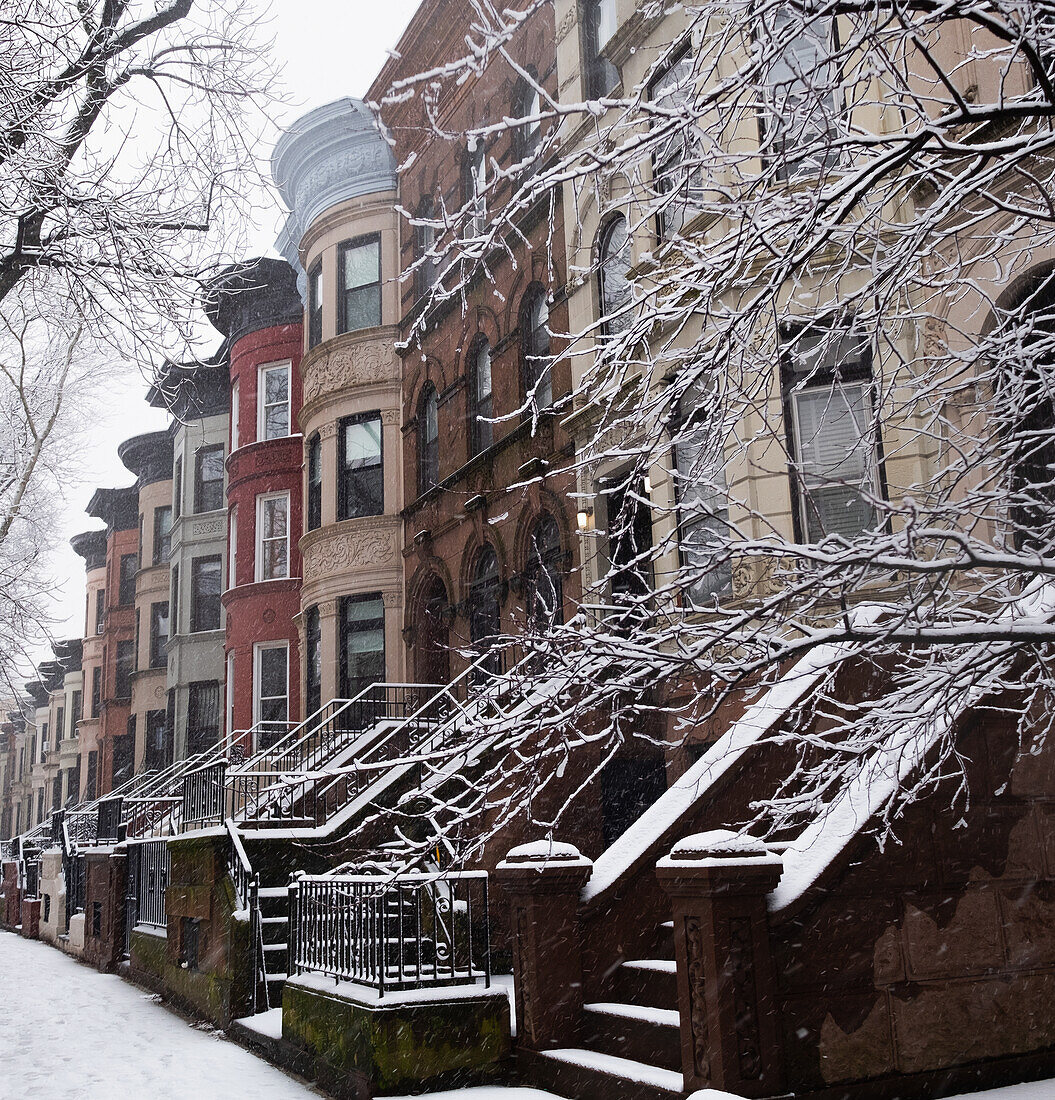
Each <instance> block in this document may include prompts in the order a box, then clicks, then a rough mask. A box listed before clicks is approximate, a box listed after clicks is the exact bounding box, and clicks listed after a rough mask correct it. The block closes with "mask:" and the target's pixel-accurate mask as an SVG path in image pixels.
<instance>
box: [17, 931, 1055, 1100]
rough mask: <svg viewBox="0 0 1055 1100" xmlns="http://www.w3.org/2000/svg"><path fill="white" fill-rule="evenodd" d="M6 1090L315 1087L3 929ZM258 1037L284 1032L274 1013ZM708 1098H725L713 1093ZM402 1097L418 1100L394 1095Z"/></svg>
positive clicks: (1044, 1099) (1021, 1095)
mask: <svg viewBox="0 0 1055 1100" xmlns="http://www.w3.org/2000/svg"><path fill="white" fill-rule="evenodd" d="M0 1008H2V1011H0V1083H2V1087H3V1090H4V1092H3V1095H4V1096H8V1095H11V1096H18V1097H19V1100H53V1098H54V1097H56V1096H62V1097H65V1098H66V1100H98V1097H102V1096H121V1097H126V1098H128V1100H133V1098H139V1097H144V1098H147V1097H148V1098H149V1100H185V1098H186V1097H187V1096H206V1097H213V1096H216V1097H223V1100H300V1098H302V1097H303V1098H307V1097H310V1096H320V1095H322V1094H321V1093H319V1092H317V1091H316V1090H315V1089H313V1088H311V1087H310V1086H307V1085H304V1084H302V1083H301V1082H299V1081H296V1080H295V1079H293V1078H292V1077H289V1076H287V1075H286V1074H285V1073H283V1072H282V1071H281V1070H279V1069H275V1068H274V1067H273V1066H271V1065H269V1064H268V1063H267V1062H265V1061H263V1060H262V1059H260V1058H257V1057H255V1056H254V1055H252V1054H250V1053H249V1052H248V1051H245V1050H243V1049H242V1048H241V1047H240V1046H237V1045H236V1044H235V1043H232V1042H228V1041H227V1040H226V1039H224V1038H223V1037H222V1034H221V1033H220V1032H216V1031H213V1030H212V1029H211V1028H204V1027H203V1026H201V1025H199V1026H197V1027H196V1026H194V1025H193V1024H190V1023H188V1022H187V1021H186V1020H184V1019H182V1018H181V1017H179V1016H177V1015H175V1014H174V1013H172V1012H170V1011H169V1010H168V1009H166V1008H164V1007H163V1006H162V1005H161V1004H159V1003H158V1002H157V999H156V998H155V997H153V996H152V995H151V994H149V993H145V992H144V991H143V990H141V989H139V988H138V987H137V986H134V985H132V984H131V983H129V982H126V981H124V980H123V979H122V978H119V977H117V976H116V975H114V974H100V973H98V972H97V971H95V970H92V969H91V968H90V967H87V966H84V965H82V964H80V963H78V962H75V961H74V960H73V959H71V958H69V957H68V956H67V955H63V954H62V952H60V951H57V950H56V949H55V948H53V947H48V946H46V945H45V944H42V943H35V942H33V941H31V940H24V939H22V938H21V936H15V935H12V934H11V933H7V932H0ZM258 1023H259V1026H258V1028H257V1030H259V1031H261V1032H263V1033H265V1034H269V1033H275V1032H276V1031H278V1032H279V1033H280V1028H281V1018H280V1016H279V1012H278V1010H277V1009H276V1010H273V1011H272V1012H270V1013H267V1014H266V1017H262V1018H260V1019H259V1021H258ZM703 1095H704V1096H708V1100H711V1098H713V1097H715V1096H716V1095H717V1096H725V1095H726V1094H723V1093H718V1094H715V1093H710V1094H709V1095H708V1094H707V1093H704V1094H703ZM392 1100H415V1098H413V1097H393V1098H392ZM430 1100H558V1098H557V1097H554V1096H553V1095H552V1094H551V1093H548V1092H541V1091H539V1090H538V1089H531V1088H504V1087H497V1086H484V1087H479V1088H466V1089H456V1090H455V1091H453V1092H436V1093H431V1094H430ZM953 1100H1055V1081H1038V1082H1036V1083H1034V1084H1025V1085H1011V1086H1010V1087H1008V1088H1002V1089H993V1090H991V1091H989V1092H975V1093H969V1094H965V1095H964V1096H962V1097H956V1098H953Z"/></svg>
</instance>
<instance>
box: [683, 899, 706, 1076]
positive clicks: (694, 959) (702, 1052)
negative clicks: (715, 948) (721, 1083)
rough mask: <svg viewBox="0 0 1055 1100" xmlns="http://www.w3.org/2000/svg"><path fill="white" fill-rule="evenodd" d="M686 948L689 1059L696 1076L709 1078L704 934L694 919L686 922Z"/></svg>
mask: <svg viewBox="0 0 1055 1100" xmlns="http://www.w3.org/2000/svg"><path fill="white" fill-rule="evenodd" d="M685 946H686V953H687V957H688V970H689V1023H690V1025H691V1027H692V1059H693V1065H694V1068H695V1070H696V1075H697V1076H698V1077H700V1078H701V1079H703V1080H704V1081H709V1080H710V1078H711V1059H710V1050H709V1047H708V1034H707V1001H706V998H705V994H704V980H705V977H706V975H705V973H704V969H703V930H702V928H701V927H700V922H699V919H698V918H697V917H689V918H687V920H686V921H685Z"/></svg>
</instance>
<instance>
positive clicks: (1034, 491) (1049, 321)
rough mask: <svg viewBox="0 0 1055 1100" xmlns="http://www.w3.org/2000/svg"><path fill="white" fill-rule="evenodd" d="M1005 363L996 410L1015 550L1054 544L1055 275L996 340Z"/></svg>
mask: <svg viewBox="0 0 1055 1100" xmlns="http://www.w3.org/2000/svg"><path fill="white" fill-rule="evenodd" d="M990 339H991V340H993V342H994V345H995V346H994V351H995V355H996V357H997V358H998V360H999V367H998V373H997V377H996V381H995V388H996V390H997V394H998V399H997V401H995V402H994V408H993V409H992V410H990V413H989V416H990V422H991V423H993V422H995V424H996V427H997V431H998V432H999V433H1000V435H1001V436H1002V437H1003V441H1002V446H1001V451H1002V454H1003V456H1004V457H1005V461H1006V462H1007V483H1008V490H1009V495H1010V501H1009V503H1010V507H1009V509H1008V512H1009V519H1010V522H1011V528H1012V530H1011V535H1012V540H1013V542H1014V545H1015V547H1016V549H1019V550H1030V551H1036V552H1046V551H1050V549H1051V547H1052V545H1053V542H1055V273H1047V274H1045V275H1043V276H1041V277H1038V278H1037V279H1036V280H1035V281H1034V282H1033V283H1032V284H1031V285H1030V286H1029V287H1028V288H1027V289H1026V290H1025V291H1024V292H1023V293H1022V294H1020V295H1018V296H1017V297H1016V299H1015V301H1014V303H1013V304H1012V305H1011V306H1009V307H1008V308H1007V309H1006V311H1005V319H1004V322H1003V324H1002V325H1001V326H1000V328H999V329H998V330H997V331H996V333H994V334H993V336H991V337H990Z"/></svg>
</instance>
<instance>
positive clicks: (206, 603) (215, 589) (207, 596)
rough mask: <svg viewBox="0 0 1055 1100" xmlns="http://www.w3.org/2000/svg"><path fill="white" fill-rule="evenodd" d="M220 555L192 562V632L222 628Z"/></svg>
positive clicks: (196, 559)
mask: <svg viewBox="0 0 1055 1100" xmlns="http://www.w3.org/2000/svg"><path fill="white" fill-rule="evenodd" d="M222 587H223V586H222V578H221V576H220V555H219V554H216V555H213V556H210V557H207V558H195V559H194V560H193V561H192V562H191V593H190V628H191V632H192V633H198V632H200V631H203V630H219V629H220V592H221V590H222Z"/></svg>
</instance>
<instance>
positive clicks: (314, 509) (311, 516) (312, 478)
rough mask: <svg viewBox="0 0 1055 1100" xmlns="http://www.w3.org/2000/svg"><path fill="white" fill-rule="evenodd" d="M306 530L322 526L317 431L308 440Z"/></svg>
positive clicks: (319, 455) (320, 448)
mask: <svg viewBox="0 0 1055 1100" xmlns="http://www.w3.org/2000/svg"><path fill="white" fill-rule="evenodd" d="M307 518H308V530H309V531H315V530H316V529H318V528H319V527H321V526H322V440H321V439H320V438H319V435H318V433H316V434H315V435H313V436H312V437H311V439H309V440H308V517H307Z"/></svg>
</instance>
